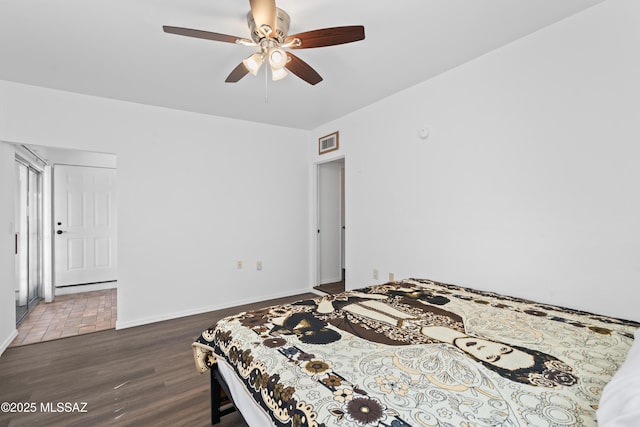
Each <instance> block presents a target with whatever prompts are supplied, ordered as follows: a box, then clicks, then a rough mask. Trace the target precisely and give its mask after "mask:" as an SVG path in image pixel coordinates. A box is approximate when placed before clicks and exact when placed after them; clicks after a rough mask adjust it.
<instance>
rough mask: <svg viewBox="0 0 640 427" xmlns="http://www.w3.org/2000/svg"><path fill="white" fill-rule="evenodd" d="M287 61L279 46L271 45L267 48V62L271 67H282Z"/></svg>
mask: <svg viewBox="0 0 640 427" xmlns="http://www.w3.org/2000/svg"><path fill="white" fill-rule="evenodd" d="M286 63H287V53H286V52H285V51H284V50H282V49H281V48H279V47H273V48H271V49H270V50H269V64H270V65H271V68H278V69H280V68H284V66H285V64H286Z"/></svg>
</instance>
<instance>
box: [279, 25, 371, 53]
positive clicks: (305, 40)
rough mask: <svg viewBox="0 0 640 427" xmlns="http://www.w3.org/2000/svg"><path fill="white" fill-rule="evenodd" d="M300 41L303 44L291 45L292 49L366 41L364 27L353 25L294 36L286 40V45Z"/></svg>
mask: <svg viewBox="0 0 640 427" xmlns="http://www.w3.org/2000/svg"><path fill="white" fill-rule="evenodd" d="M295 39H300V41H301V44H300V45H299V46H296V45H295V43H294V44H293V45H291V47H290V48H291V49H309V48H312V47H325V46H334V45H337V44H344V43H352V42H357V41H359V40H364V26H362V25H351V26H347V27H332V28H322V29H320V30H313V31H307V32H304V33H298V34H294V35H292V36H289V37H287V38H286V39H285V43H288V42H292V41H293V40H295Z"/></svg>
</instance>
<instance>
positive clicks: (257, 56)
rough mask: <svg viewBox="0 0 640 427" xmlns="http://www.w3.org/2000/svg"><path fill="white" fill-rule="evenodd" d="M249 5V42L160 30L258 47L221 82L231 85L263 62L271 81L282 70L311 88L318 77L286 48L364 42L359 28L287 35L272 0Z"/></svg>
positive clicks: (206, 33) (178, 29)
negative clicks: (290, 73) (267, 66)
mask: <svg viewBox="0 0 640 427" xmlns="http://www.w3.org/2000/svg"><path fill="white" fill-rule="evenodd" d="M249 3H250V6H251V11H250V12H249V13H248V14H247V24H248V25H249V30H250V31H251V39H246V38H242V37H235V36H230V35H226V34H220V33H213V32H210V31H202V30H193V29H190V28H181V27H170V26H166V25H165V26H163V27H162V28H163V30H164V32H165V33H171V34H178V35H181V36H188V37H195V38H199V39H207V40H214V41H219V42H225V43H235V44H240V45H244V46H254V47H258V48H260V50H259V51H258V52H256V53H254V54H253V55H251V56H249V57H248V58H246V59H244V60H243V61H242V62H240V64H238V66H237V67H236V68H234V69H233V71H231V73H230V74H229V76H228V77H227V79H226V80H225V82H227V83H235V82H237V81H239V80H240V79H242V78H243V77H244V76H246V75H247V74H248V73H251V74H253V75H256V74H257V73H258V70H259V69H260V66H261V65H262V64H263V63H264V62H267V63H268V64H269V67H270V69H271V77H272V79H273V80H280V79H282V78H284V77H286V76H287V74H288V73H287V71H286V70H285V68H286V69H287V70H289V71H291V72H292V73H293V74H295V75H296V76H298V77H300V78H301V79H302V80H304V81H306V82H307V83H309V84H312V85H315V84H317V83H320V82H321V81H322V77H321V76H320V74H318V73H317V72H316V70H314V69H313V68H312V67H311V66H310V65H309V64H307V63H306V62H304V61H303V60H302V59H300V58H298V57H297V56H295V55H294V54H293V53H291V52H289V51H288V49H309V48H313V47H325V46H334V45H339V44H344V43H351V42H356V41H359V40H363V39H364V27H363V26H362V25H351V26H344V27H332V28H322V29H319V30H313V31H307V32H303V33H298V34H294V35H288V31H289V23H290V22H291V19H290V18H289V15H288V14H287V13H286V12H285V11H284V10H282V9H279V8H277V7H276V3H275V0H249Z"/></svg>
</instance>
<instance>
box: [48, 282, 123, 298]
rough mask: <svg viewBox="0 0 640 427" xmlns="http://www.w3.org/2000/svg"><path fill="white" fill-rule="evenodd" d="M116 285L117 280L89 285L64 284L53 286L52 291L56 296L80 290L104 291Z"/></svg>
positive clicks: (77, 292) (75, 292)
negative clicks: (59, 286) (60, 286)
mask: <svg viewBox="0 0 640 427" xmlns="http://www.w3.org/2000/svg"><path fill="white" fill-rule="evenodd" d="M117 287H118V282H104V283H93V284H90V285H76V286H65V287H62V288H54V292H55V294H56V296H58V295H69V294H79V293H81V292H91V291H104V290H105V289H115V288H117Z"/></svg>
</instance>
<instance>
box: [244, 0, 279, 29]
mask: <svg viewBox="0 0 640 427" xmlns="http://www.w3.org/2000/svg"><path fill="white" fill-rule="evenodd" d="M249 4H250V5H251V14H252V15H253V20H254V21H255V23H256V28H258V29H261V28H262V26H263V25H268V26H269V28H271V30H272V31H273V35H274V36H275V31H276V13H277V12H276V2H275V0H249ZM267 35H268V34H265V36H267Z"/></svg>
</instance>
